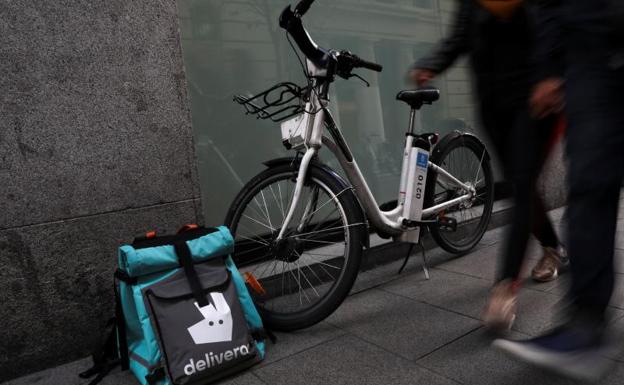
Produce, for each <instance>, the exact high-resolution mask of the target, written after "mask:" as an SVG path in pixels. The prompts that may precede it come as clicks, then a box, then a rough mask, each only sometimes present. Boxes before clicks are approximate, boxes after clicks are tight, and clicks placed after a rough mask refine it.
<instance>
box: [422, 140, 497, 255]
mask: <svg viewBox="0 0 624 385" xmlns="http://www.w3.org/2000/svg"><path fill="white" fill-rule="evenodd" d="M451 135H453V134H451ZM449 138H450V140H443V141H441V142H440V144H438V146H436V147H435V149H434V151H433V153H432V155H431V162H432V163H434V164H436V165H437V166H440V167H442V168H443V169H444V170H446V171H448V172H449V173H450V174H451V175H453V176H454V177H455V178H457V179H458V180H459V181H461V182H462V183H464V184H466V185H468V186H470V187H472V188H473V191H474V192H475V195H474V196H473V199H471V200H468V201H464V202H461V203H458V204H456V205H454V206H451V207H448V208H446V209H444V210H441V211H439V212H437V213H435V215H434V217H438V218H442V217H449V218H453V219H455V220H456V221H457V230H456V231H450V230H447V229H442V228H438V227H432V228H431V235H432V236H433V238H434V239H435V241H436V242H437V243H438V245H440V247H442V248H443V249H444V250H446V251H448V252H450V253H455V254H461V253H466V252H468V251H469V250H471V249H472V248H473V247H474V246H475V245H476V244H477V243H479V241H480V240H481V238H482V237H483V234H484V233H485V231H486V230H487V227H488V224H489V222H490V217H491V216H492V206H493V204H494V178H493V175H492V167H491V165H490V157H489V155H488V153H487V150H486V149H485V146H484V145H483V143H482V142H481V141H480V140H479V139H477V138H476V137H475V136H473V135H470V134H463V135H456V136H454V137H449ZM467 192H468V191H466V190H464V189H462V188H458V187H457V186H455V185H454V184H452V183H449V182H447V181H445V180H444V178H443V177H442V176H441V175H438V174H437V173H436V172H433V171H431V172H430V173H429V175H428V177H427V187H426V192H425V208H427V207H432V206H435V205H438V204H440V203H443V202H447V201H450V200H452V199H455V198H457V197H460V196H462V195H464V194H466V193H467Z"/></svg>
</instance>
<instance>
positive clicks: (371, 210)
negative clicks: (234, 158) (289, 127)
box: [277, 62, 476, 240]
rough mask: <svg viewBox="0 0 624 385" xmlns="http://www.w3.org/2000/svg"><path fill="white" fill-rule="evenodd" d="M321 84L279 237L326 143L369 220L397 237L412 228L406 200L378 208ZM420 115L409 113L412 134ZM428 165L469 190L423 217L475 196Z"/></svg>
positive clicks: (403, 180)
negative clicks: (407, 220) (405, 215)
mask: <svg viewBox="0 0 624 385" xmlns="http://www.w3.org/2000/svg"><path fill="white" fill-rule="evenodd" d="M308 67H309V68H310V72H313V71H318V70H317V69H316V68H314V67H313V64H312V63H310V62H308ZM320 87H322V86H321V85H318V86H315V89H316V90H317V91H316V92H312V93H311V96H310V101H309V102H308V103H306V111H318V112H316V113H315V114H314V115H313V116H312V119H311V121H310V124H309V132H308V133H307V135H306V139H305V146H306V151H305V153H304V155H303V158H302V160H301V163H300V165H299V173H298V175H297V182H296V185H295V191H294V193H293V198H292V202H291V205H290V207H289V208H288V213H287V215H286V217H285V219H284V222H283V224H282V227H281V230H280V233H279V235H278V237H277V240H280V239H282V238H283V236H284V233H285V231H286V228H287V227H288V225H289V224H290V221H291V220H292V217H293V215H294V212H295V208H296V207H297V205H298V204H299V200H300V199H301V191H302V189H303V185H304V181H305V178H306V176H307V172H308V168H309V166H310V162H311V161H312V159H313V158H314V157H315V156H316V155H317V154H318V151H319V150H320V148H321V147H322V146H323V145H325V146H326V147H327V148H328V149H329V150H330V151H331V152H332V154H334V156H335V157H336V158H337V159H338V161H339V162H340V165H341V167H342V169H343V170H344V172H345V174H346V176H347V179H348V180H349V182H350V183H351V185H352V186H353V190H354V191H355V194H356V196H357V197H358V199H359V200H360V203H361V204H362V206H363V208H364V211H365V212H366V214H367V217H368V218H369V219H370V221H371V222H372V224H373V225H374V226H375V228H376V229H377V230H380V231H383V232H384V233H387V234H390V235H393V236H398V235H400V234H401V233H403V232H404V231H408V230H410V228H406V227H405V226H403V224H402V223H403V219H404V218H403V217H402V216H401V214H402V213H403V202H401V201H399V204H398V205H397V207H396V208H395V209H393V210H391V211H382V210H380V209H379V205H378V203H377V201H376V200H375V197H374V196H373V193H372V192H371V190H370V188H369V187H368V184H367V183H366V180H365V178H364V176H363V175H362V172H361V171H360V168H359V167H358V165H357V162H356V161H355V159H354V157H353V155H352V153H351V151H350V150H349V147H348V146H347V143H346V142H345V140H344V137H343V136H342V134H341V132H340V130H339V129H338V126H337V125H336V123H335V121H334V119H333V117H332V115H331V113H330V111H329V110H328V109H327V104H328V101H327V100H321V99H320V98H319V95H321V94H322V93H321V92H320ZM418 117H419V116H418V110H414V109H413V110H412V111H411V113H410V122H409V133H410V134H413V133H414V129H415V126H417V125H418V126H419V119H418ZM324 128H327V129H328V131H329V133H330V135H331V137H332V139H333V140H332V139H330V138H328V137H326V136H324V135H323V134H324ZM418 131H420V127H418ZM413 138H414V137H413V136H412V135H407V136H406V140H405V150H404V153H403V164H402V168H401V180H400V185H399V190H400V192H401V191H405V185H406V183H407V172H408V167H407V166H408V161H407V157H408V155H409V151H410V149H411V148H412V144H413ZM428 168H429V169H430V170H433V171H434V172H436V173H438V175H439V176H440V177H441V178H442V179H444V180H445V181H446V182H447V183H449V184H451V185H454V186H457V187H458V188H461V189H462V190H463V191H467V193H466V194H464V195H462V196H459V197H457V198H454V199H452V200H449V201H447V202H443V203H440V204H438V205H435V206H432V207H429V208H427V209H424V210H423V211H422V215H423V216H425V217H427V216H430V215H432V214H435V213H438V212H440V211H442V210H444V209H446V208H448V207H451V206H454V205H457V204H459V203H462V202H466V201H469V200H471V199H472V198H473V197H474V196H475V195H476V191H475V188H474V187H473V186H470V185H468V184H467V183H464V182H462V181H460V180H458V179H457V178H455V177H454V176H453V175H451V174H450V173H449V172H447V171H446V170H444V169H443V168H442V167H440V166H437V165H435V164H433V163H431V162H430V161H429V163H428ZM332 198H334V197H332ZM411 229H413V228H411Z"/></svg>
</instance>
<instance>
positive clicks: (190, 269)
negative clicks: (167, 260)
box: [173, 241, 210, 307]
mask: <svg viewBox="0 0 624 385" xmlns="http://www.w3.org/2000/svg"><path fill="white" fill-rule="evenodd" d="M173 247H174V249H175V252H176V255H177V256H178V261H180V265H182V268H183V269H184V274H185V275H186V279H187V280H188V283H189V286H190V287H191V291H192V292H193V296H194V297H195V301H197V304H198V305H199V306H201V307H204V306H208V305H209V304H210V301H209V300H208V297H207V296H206V294H205V293H204V289H203V288H202V285H201V282H200V281H199V277H198V276H197V271H196V270H195V266H194V265H193V259H192V257H191V250H189V247H188V245H187V244H186V242H185V241H177V242H175V243H174V244H173Z"/></svg>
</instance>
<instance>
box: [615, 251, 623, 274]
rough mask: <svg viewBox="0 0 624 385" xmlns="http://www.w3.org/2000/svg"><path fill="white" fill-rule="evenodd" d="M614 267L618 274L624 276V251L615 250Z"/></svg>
mask: <svg viewBox="0 0 624 385" xmlns="http://www.w3.org/2000/svg"><path fill="white" fill-rule="evenodd" d="M613 267H614V268H615V272H616V273H620V274H624V250H620V249H615V253H614V254H613Z"/></svg>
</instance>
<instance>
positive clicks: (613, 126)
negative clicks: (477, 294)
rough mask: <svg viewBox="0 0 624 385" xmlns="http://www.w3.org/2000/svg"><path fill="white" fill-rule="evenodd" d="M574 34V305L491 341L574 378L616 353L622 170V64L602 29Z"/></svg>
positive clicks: (570, 146)
mask: <svg viewBox="0 0 624 385" xmlns="http://www.w3.org/2000/svg"><path fill="white" fill-rule="evenodd" d="M568 4H570V5H571V4H576V2H570V3H568ZM583 4H585V3H583ZM575 14H576V13H575ZM587 20H590V18H587ZM591 31H595V30H591ZM570 39H571V40H570V41H571V42H572V41H573V42H574V45H572V44H570V45H569V46H568V47H574V49H575V51H573V54H571V55H570V58H571V59H574V60H570V61H569V62H568V74H567V75H568V76H567V79H566V110H567V112H566V113H567V117H568V122H569V124H568V131H567V153H568V160H569V167H568V182H569V187H570V188H569V197H568V212H567V217H568V218H567V221H568V227H569V229H568V242H567V243H568V246H569V249H568V250H569V254H570V264H571V273H572V274H571V275H572V287H571V290H570V292H569V298H570V300H571V301H572V304H573V307H572V311H571V312H570V319H569V320H568V321H567V322H566V323H564V324H563V325H562V326H561V327H559V328H557V329H555V330H554V331H552V332H550V333H547V334H545V335H543V336H540V337H537V338H534V339H530V340H527V341H504V340H497V341H495V342H494V346H497V347H499V348H500V349H502V350H503V351H505V352H508V353H510V354H511V355H513V356H515V357H518V358H521V359H522V360H524V361H527V362H530V363H533V364H536V365H540V366H545V367H547V368H549V369H553V370H557V371H559V372H561V373H563V374H567V375H570V376H572V377H577V378H591V379H597V378H598V377H599V376H600V375H601V374H602V373H604V370H606V369H607V368H608V366H609V364H610V362H611V361H609V360H608V359H606V358H605V356H606V355H607V354H612V353H613V352H611V348H612V347H611V346H610V344H609V340H607V339H603V332H604V328H605V310H606V308H607V305H608V303H609V300H610V297H611V294H612V291H613V280H614V273H613V248H614V239H615V230H616V224H617V211H618V204H619V196H620V189H621V183H622V176H623V175H624V151H622V149H623V148H624V130H622V127H624V109H622V106H621V100H622V95H624V70H612V69H610V68H609V67H608V66H607V60H604V59H605V57H606V52H608V50H607V49H606V48H604V47H601V44H604V39H602V37H601V36H599V35H597V34H594V33H593V32H592V33H590V34H576V35H574V39H573V40H572V37H570ZM590 43H591V44H590Z"/></svg>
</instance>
